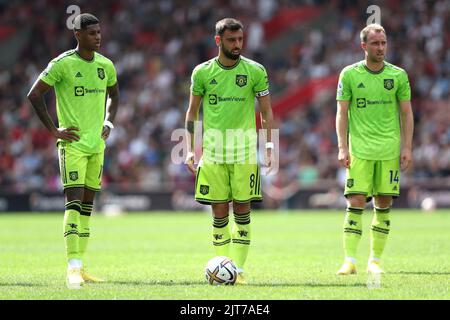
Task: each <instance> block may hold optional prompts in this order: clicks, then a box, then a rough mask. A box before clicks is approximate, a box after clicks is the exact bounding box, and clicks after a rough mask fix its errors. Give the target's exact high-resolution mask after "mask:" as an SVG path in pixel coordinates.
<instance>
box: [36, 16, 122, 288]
mask: <svg viewBox="0 0 450 320" xmlns="http://www.w3.org/2000/svg"><path fill="white" fill-rule="evenodd" d="M74 34H75V37H76V39H77V41H78V46H77V47H76V48H75V49H73V50H69V51H66V52H64V53H63V54H61V55H59V56H58V57H57V58H55V59H53V60H52V61H51V62H50V63H49V65H48V66H47V68H46V69H45V70H44V71H43V72H42V73H41V75H40V76H39V78H38V79H37V81H36V82H35V83H34V85H33V87H32V88H31V90H30V93H29V94H28V98H29V100H30V101H31V103H32V105H33V108H34V109H35V111H36V113H37V115H38V116H39V118H40V120H41V121H42V123H43V124H44V125H45V126H46V128H47V129H48V130H49V131H50V133H51V134H52V135H53V136H54V137H55V138H57V147H58V153H59V164H60V173H61V181H62V184H63V187H64V194H65V197H66V204H65V209H66V210H65V214H64V226H63V231H64V240H65V244H66V254H67V259H68V268H67V280H66V283H67V286H68V288H69V289H79V288H80V287H81V285H83V283H84V282H101V281H103V280H102V279H99V278H96V277H93V276H92V275H90V274H88V273H87V272H86V268H85V266H83V260H82V259H83V256H84V253H85V251H86V248H87V244H88V240H89V237H90V231H89V220H90V215H91V212H92V208H93V205H94V197H95V193H96V192H97V191H100V189H101V177H102V172H103V156H104V149H105V140H106V139H107V138H108V136H109V133H110V131H111V130H112V129H113V128H114V125H113V121H114V118H115V115H116V112H117V107H118V99H119V88H118V84H117V76H116V70H115V68H114V65H113V63H112V62H111V60H109V59H108V58H106V57H104V56H102V55H101V54H99V53H97V52H96V51H98V49H99V48H100V40H101V33H100V25H99V20H98V19H97V18H96V17H95V16H93V15H91V14H88V13H83V14H81V15H79V16H77V17H76V18H75V19H74ZM52 87H53V88H54V90H55V94H56V110H57V117H58V125H59V128H57V127H56V126H55V125H54V123H53V121H52V119H51V118H50V116H49V115H48V112H47V107H46V104H45V101H44V99H43V96H44V94H45V93H46V92H47V91H49V90H50V89H51V88H52ZM107 96H108V97H109V99H108V102H107V103H106V105H105V101H106V97H107Z"/></svg>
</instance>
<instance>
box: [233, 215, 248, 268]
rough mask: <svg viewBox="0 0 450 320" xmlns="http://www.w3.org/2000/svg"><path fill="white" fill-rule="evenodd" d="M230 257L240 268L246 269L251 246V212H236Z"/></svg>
mask: <svg viewBox="0 0 450 320" xmlns="http://www.w3.org/2000/svg"><path fill="white" fill-rule="evenodd" d="M231 237H232V239H231V246H230V258H231V259H232V260H233V261H234V263H235V264H236V267H238V268H239V269H244V264H245V261H246V260H247V256H248V249H249V247H250V238H251V233H250V212H248V213H244V214H236V213H234V224H233V230H232V232H231Z"/></svg>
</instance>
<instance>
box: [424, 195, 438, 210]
mask: <svg viewBox="0 0 450 320" xmlns="http://www.w3.org/2000/svg"><path fill="white" fill-rule="evenodd" d="M420 206H421V207H422V210H424V211H426V212H432V211H434V210H435V209H436V200H434V198H432V197H427V198H425V199H423V200H422V203H421V204H420Z"/></svg>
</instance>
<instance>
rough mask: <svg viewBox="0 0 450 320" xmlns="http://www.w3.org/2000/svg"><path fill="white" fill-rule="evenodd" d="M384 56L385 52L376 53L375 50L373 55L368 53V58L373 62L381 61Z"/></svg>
mask: <svg viewBox="0 0 450 320" xmlns="http://www.w3.org/2000/svg"><path fill="white" fill-rule="evenodd" d="M384 57H385V53H383V54H381V55H378V54H377V53H376V52H375V53H374V54H373V55H369V59H370V60H371V61H372V62H374V63H378V62H382V61H383V60H384Z"/></svg>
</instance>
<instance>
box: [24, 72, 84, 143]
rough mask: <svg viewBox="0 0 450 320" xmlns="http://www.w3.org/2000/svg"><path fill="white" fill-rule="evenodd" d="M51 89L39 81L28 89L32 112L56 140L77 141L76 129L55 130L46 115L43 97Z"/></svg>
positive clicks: (51, 121)
mask: <svg viewBox="0 0 450 320" xmlns="http://www.w3.org/2000/svg"><path fill="white" fill-rule="evenodd" d="M51 88H52V87H51V86H50V85H48V84H47V83H45V82H44V81H42V80H41V79H37V80H36V82H35V83H34V84H33V86H32V87H31V89H30V92H28V94H27V98H28V100H30V102H31V105H32V106H33V109H34V111H35V112H36V114H37V115H38V117H39V119H40V120H41V122H42V123H43V124H44V126H45V127H46V128H47V129H48V131H49V132H50V133H51V134H52V136H54V137H55V138H57V139H62V140H66V141H78V140H80V137H79V136H78V134H77V133H76V132H75V131H79V130H78V128H75V127H70V128H57V127H56V126H55V124H54V123H53V120H52V118H51V117H50V115H49V114H48V111H47V105H46V103H45V100H44V95H45V93H47V92H48V91H49V90H50V89H51Z"/></svg>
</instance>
